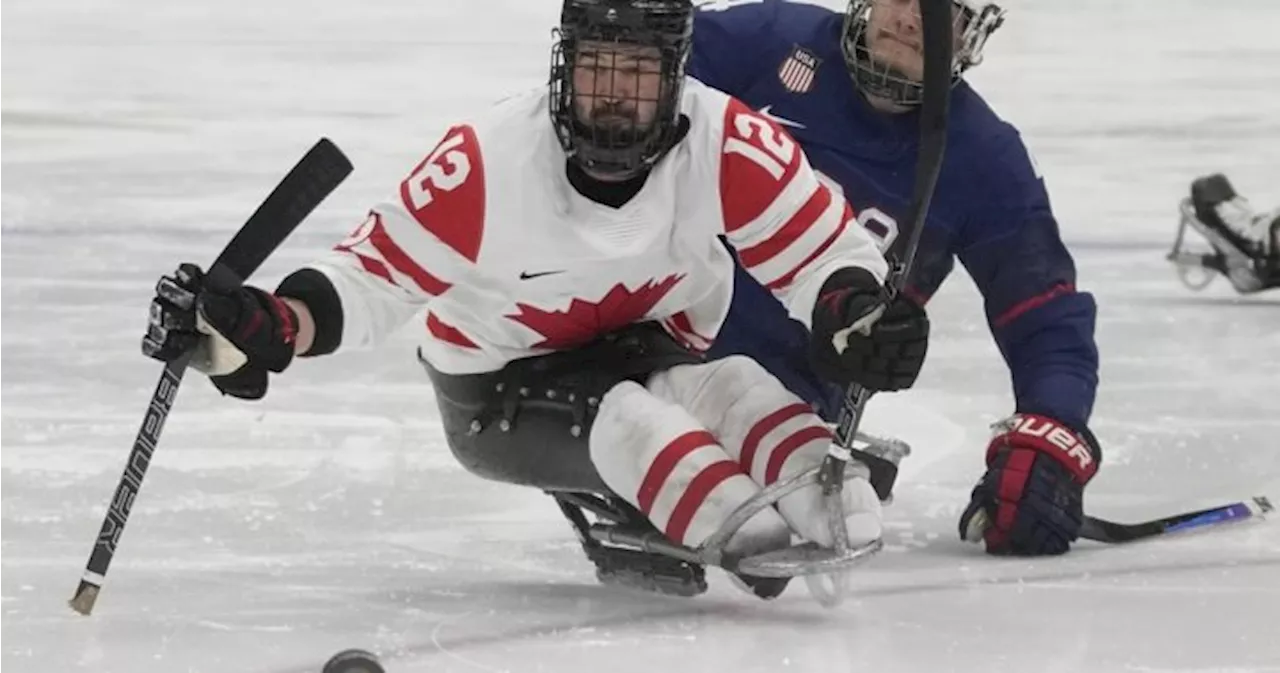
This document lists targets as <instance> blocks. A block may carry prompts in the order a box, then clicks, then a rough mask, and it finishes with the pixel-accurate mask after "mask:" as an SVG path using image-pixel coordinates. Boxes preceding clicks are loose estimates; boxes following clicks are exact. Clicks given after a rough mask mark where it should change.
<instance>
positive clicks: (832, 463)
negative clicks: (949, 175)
mask: <svg viewBox="0 0 1280 673" xmlns="http://www.w3.org/2000/svg"><path fill="white" fill-rule="evenodd" d="M950 5H951V3H950V2H949V0H922V1H921V2H920V14H921V27H922V29H923V31H924V78H923V95H924V99H923V101H922V103H921V106H920V147H919V155H918V157H917V159H916V177H915V187H914V191H913V193H912V195H911V207H910V211H909V216H908V218H907V223H908V224H907V231H906V233H907V238H906V240H905V242H903V243H902V245H901V247H900V248H899V250H898V254H897V255H893V254H891V255H890V261H891V267H890V269H889V277H888V278H887V279H886V285H887V289H888V293H889V296H890V298H892V297H895V296H896V295H897V294H898V293H899V292H901V291H902V288H903V287H905V286H906V283H907V275H908V274H909V273H910V271H911V264H912V262H913V261H914V260H915V256H916V249H917V248H919V247H920V237H921V235H922V234H923V233H924V225H925V218H926V217H927V216H928V214H929V204H930V202H931V201H932V200H933V191H934V187H936V186H937V183H938V174H939V172H941V170H942V158H943V154H944V153H945V150H946V145H947V114H948V109H949V107H950V99H951V42H952V37H951V32H952V31H951V6H950ZM877 317H878V316H877ZM870 398H871V391H869V390H867V389H865V388H863V387H862V386H860V385H858V384H856V383H855V384H852V385H850V386H849V388H848V390H847V391H846V393H845V401H844V408H843V409H842V410H841V412H840V418H839V423H838V425H837V426H836V445H835V446H833V447H832V449H833V451H832V453H831V455H828V456H827V457H826V458H825V459H824V460H823V463H822V469H821V470H820V471H819V472H818V483H820V484H821V485H822V489H823V494H824V496H825V497H826V499H827V504H828V513H829V514H830V515H831V516H836V515H837V511H831V507H830V506H832V505H834V504H836V502H837V501H838V498H839V494H840V490H841V489H842V488H843V483H844V468H845V465H847V464H848V461H849V460H850V458H851V457H852V455H851V454H850V449H851V448H852V446H853V441H854V438H855V437H856V436H857V431H858V426H859V424H861V422H862V416H863V410H864V409H865V408H866V405H867V401H868V400H869V399H870ZM877 481H878V480H877ZM880 495H881V497H882V498H884V497H886V496H887V493H882V494H880ZM840 509H843V508H840ZM831 524H832V526H833V529H832V533H833V534H834V535H836V537H837V539H841V538H843V537H844V536H843V535H842V533H843V532H844V522H843V521H841V522H839V523H838V525H837V522H835V521H832V522H831Z"/></svg>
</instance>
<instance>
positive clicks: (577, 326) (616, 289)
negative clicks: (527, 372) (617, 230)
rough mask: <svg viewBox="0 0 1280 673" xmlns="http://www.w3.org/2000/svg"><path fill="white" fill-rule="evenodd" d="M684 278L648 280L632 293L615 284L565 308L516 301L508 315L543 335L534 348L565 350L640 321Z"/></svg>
mask: <svg viewBox="0 0 1280 673" xmlns="http://www.w3.org/2000/svg"><path fill="white" fill-rule="evenodd" d="M683 278H684V274H679V275H672V276H667V277H666V278H665V279H664V280H662V281H661V282H655V281H654V280H652V279H651V280H648V281H646V282H645V284H644V285H641V286H640V287H638V288H636V290H635V291H634V292H633V291H631V290H628V289H627V288H626V286H625V285H623V284H622V283H618V284H617V285H614V286H613V287H612V288H610V290H609V291H608V292H606V293H605V295H604V297H602V298H601V299H600V301H598V302H590V301H585V300H583V299H578V298H576V297H575V298H574V299H573V300H572V301H571V302H569V308H568V309H567V310H564V311H545V310H543V309H540V308H537V307H535V306H530V305H528V304H522V303H520V302H516V308H519V309H520V312H519V313H514V314H511V315H508V316H507V317H508V318H510V319H512V320H514V321H516V322H518V323H520V324H522V325H524V326H525V327H528V328H529V329H531V330H533V331H535V332H537V333H538V334H541V335H542V336H543V339H542V341H539V342H538V343H536V344H533V348H550V349H552V350H566V349H569V348H574V347H575V346H581V345H583V344H585V343H588V342H590V341H592V340H593V339H595V338H596V337H599V336H601V335H604V334H608V333H609V332H613V331H615V330H618V329H620V328H622V327H625V326H627V325H631V324H635V323H637V322H639V321H640V319H641V318H643V317H644V316H645V315H646V314H648V313H649V311H650V310H652V309H653V307H654V306H656V305H657V304H658V302H660V301H662V298H663V297H665V296H666V295H667V293H668V292H670V291H671V288H673V287H675V286H676V283H679V282H680V280H681V279H683Z"/></svg>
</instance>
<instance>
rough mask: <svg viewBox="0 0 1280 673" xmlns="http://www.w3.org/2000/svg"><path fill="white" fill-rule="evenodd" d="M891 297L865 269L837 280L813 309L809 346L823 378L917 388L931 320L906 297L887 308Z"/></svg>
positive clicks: (886, 387) (829, 283) (845, 272)
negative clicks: (915, 384)
mask: <svg viewBox="0 0 1280 673" xmlns="http://www.w3.org/2000/svg"><path fill="white" fill-rule="evenodd" d="M886 297H887V295H886V292H885V290H884V287H883V286H882V285H881V284H880V283H878V282H876V279H875V277H874V276H872V275H871V274H870V273H869V272H867V271H865V270H863V269H855V268H844V269H840V270H838V271H836V272H835V273H833V274H831V277H830V278H828V279H827V282H826V283H824V284H823V285H822V290H821V292H819V294H818V302H817V304H816V305H815V306H814V308H813V323H812V324H813V332H812V334H811V337H810V341H809V356H810V360H811V361H812V363H813V368H814V371H815V372H816V373H817V374H818V375H819V376H821V377H823V378H825V379H827V380H830V381H834V382H836V383H843V384H848V383H858V384H859V385H861V386H863V387H865V388H867V389H869V390H875V391H892V390H902V389H904V388H910V387H911V385H912V384H913V383H915V381H916V377H917V376H918V375H919V374H920V367H921V366H922V365H924V356H925V352H926V350H927V349H928V346H929V318H928V316H927V315H925V312H924V308H923V307H921V306H920V305H919V304H917V303H916V302H914V301H912V300H911V299H908V298H907V297H905V296H903V295H901V294H899V295H898V296H897V297H896V298H895V299H894V300H893V301H892V302H890V303H889V304H888V305H887V306H886V305H885V300H886ZM877 316H878V317H877Z"/></svg>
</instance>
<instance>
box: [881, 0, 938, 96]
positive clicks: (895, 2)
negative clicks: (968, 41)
mask: <svg viewBox="0 0 1280 673" xmlns="http://www.w3.org/2000/svg"><path fill="white" fill-rule="evenodd" d="M951 12H952V17H953V20H954V21H956V22H958V21H959V20H960V9H959V8H958V7H956V6H955V5H952V6H951ZM865 39H866V44H867V50H868V51H869V52H870V53H871V58H872V60H874V61H877V62H879V63H883V64H885V65H888V66H890V67H892V68H893V69H894V70H897V71H898V72H900V73H902V74H903V75H906V76H907V78H909V79H911V80H914V81H917V82H919V81H921V80H923V79H924V33H923V32H922V31H921V29H920V3H919V2H918V0H876V2H875V4H874V5H872V7H871V15H870V16H869V17H868V18H867V35H866V38H865Z"/></svg>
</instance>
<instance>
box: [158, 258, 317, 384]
mask: <svg viewBox="0 0 1280 673" xmlns="http://www.w3.org/2000/svg"><path fill="white" fill-rule="evenodd" d="M297 326H298V316H297V314H296V313H295V312H294V310H293V309H292V308H290V307H289V305H288V304H286V303H284V301H282V300H281V299H280V298H278V297H276V296H275V295H272V294H269V293H267V292H263V291H262V290H259V289H258V288H255V287H250V286H247V285H245V286H241V287H238V288H234V289H230V290H225V289H217V288H214V287H212V286H211V284H210V283H208V282H207V281H206V278H205V275H204V273H203V272H202V271H201V270H200V267H198V266H196V265H194V264H183V265H181V266H179V267H178V270H177V271H175V272H174V274H173V275H172V276H164V277H162V278H161V279H160V282H158V283H157V284H156V296H155V298H154V299H152V300H151V315H150V324H149V326H148V328H147V334H146V336H144V337H143V338H142V352H143V354H145V355H147V356H148V357H152V358H155V359H157V360H161V361H163V362H169V361H172V360H176V359H177V358H179V357H181V356H182V355H183V354H185V353H188V352H191V351H194V354H193V356H192V359H191V366H192V367H194V368H195V369H198V370H200V371H203V372H204V373H206V374H208V375H209V379H210V380H211V381H212V382H213V385H214V386H216V387H217V388H218V390H220V391H222V392H223V393H224V394H226V395H232V396H234V397H239V398H242V399H247V400H256V399H259V398H261V397H262V396H263V395H265V394H266V393H267V372H282V371H284V370H285V368H286V367H288V366H289V363H290V362H291V361H292V360H293V350H294V338H295V336H296V333H297Z"/></svg>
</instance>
